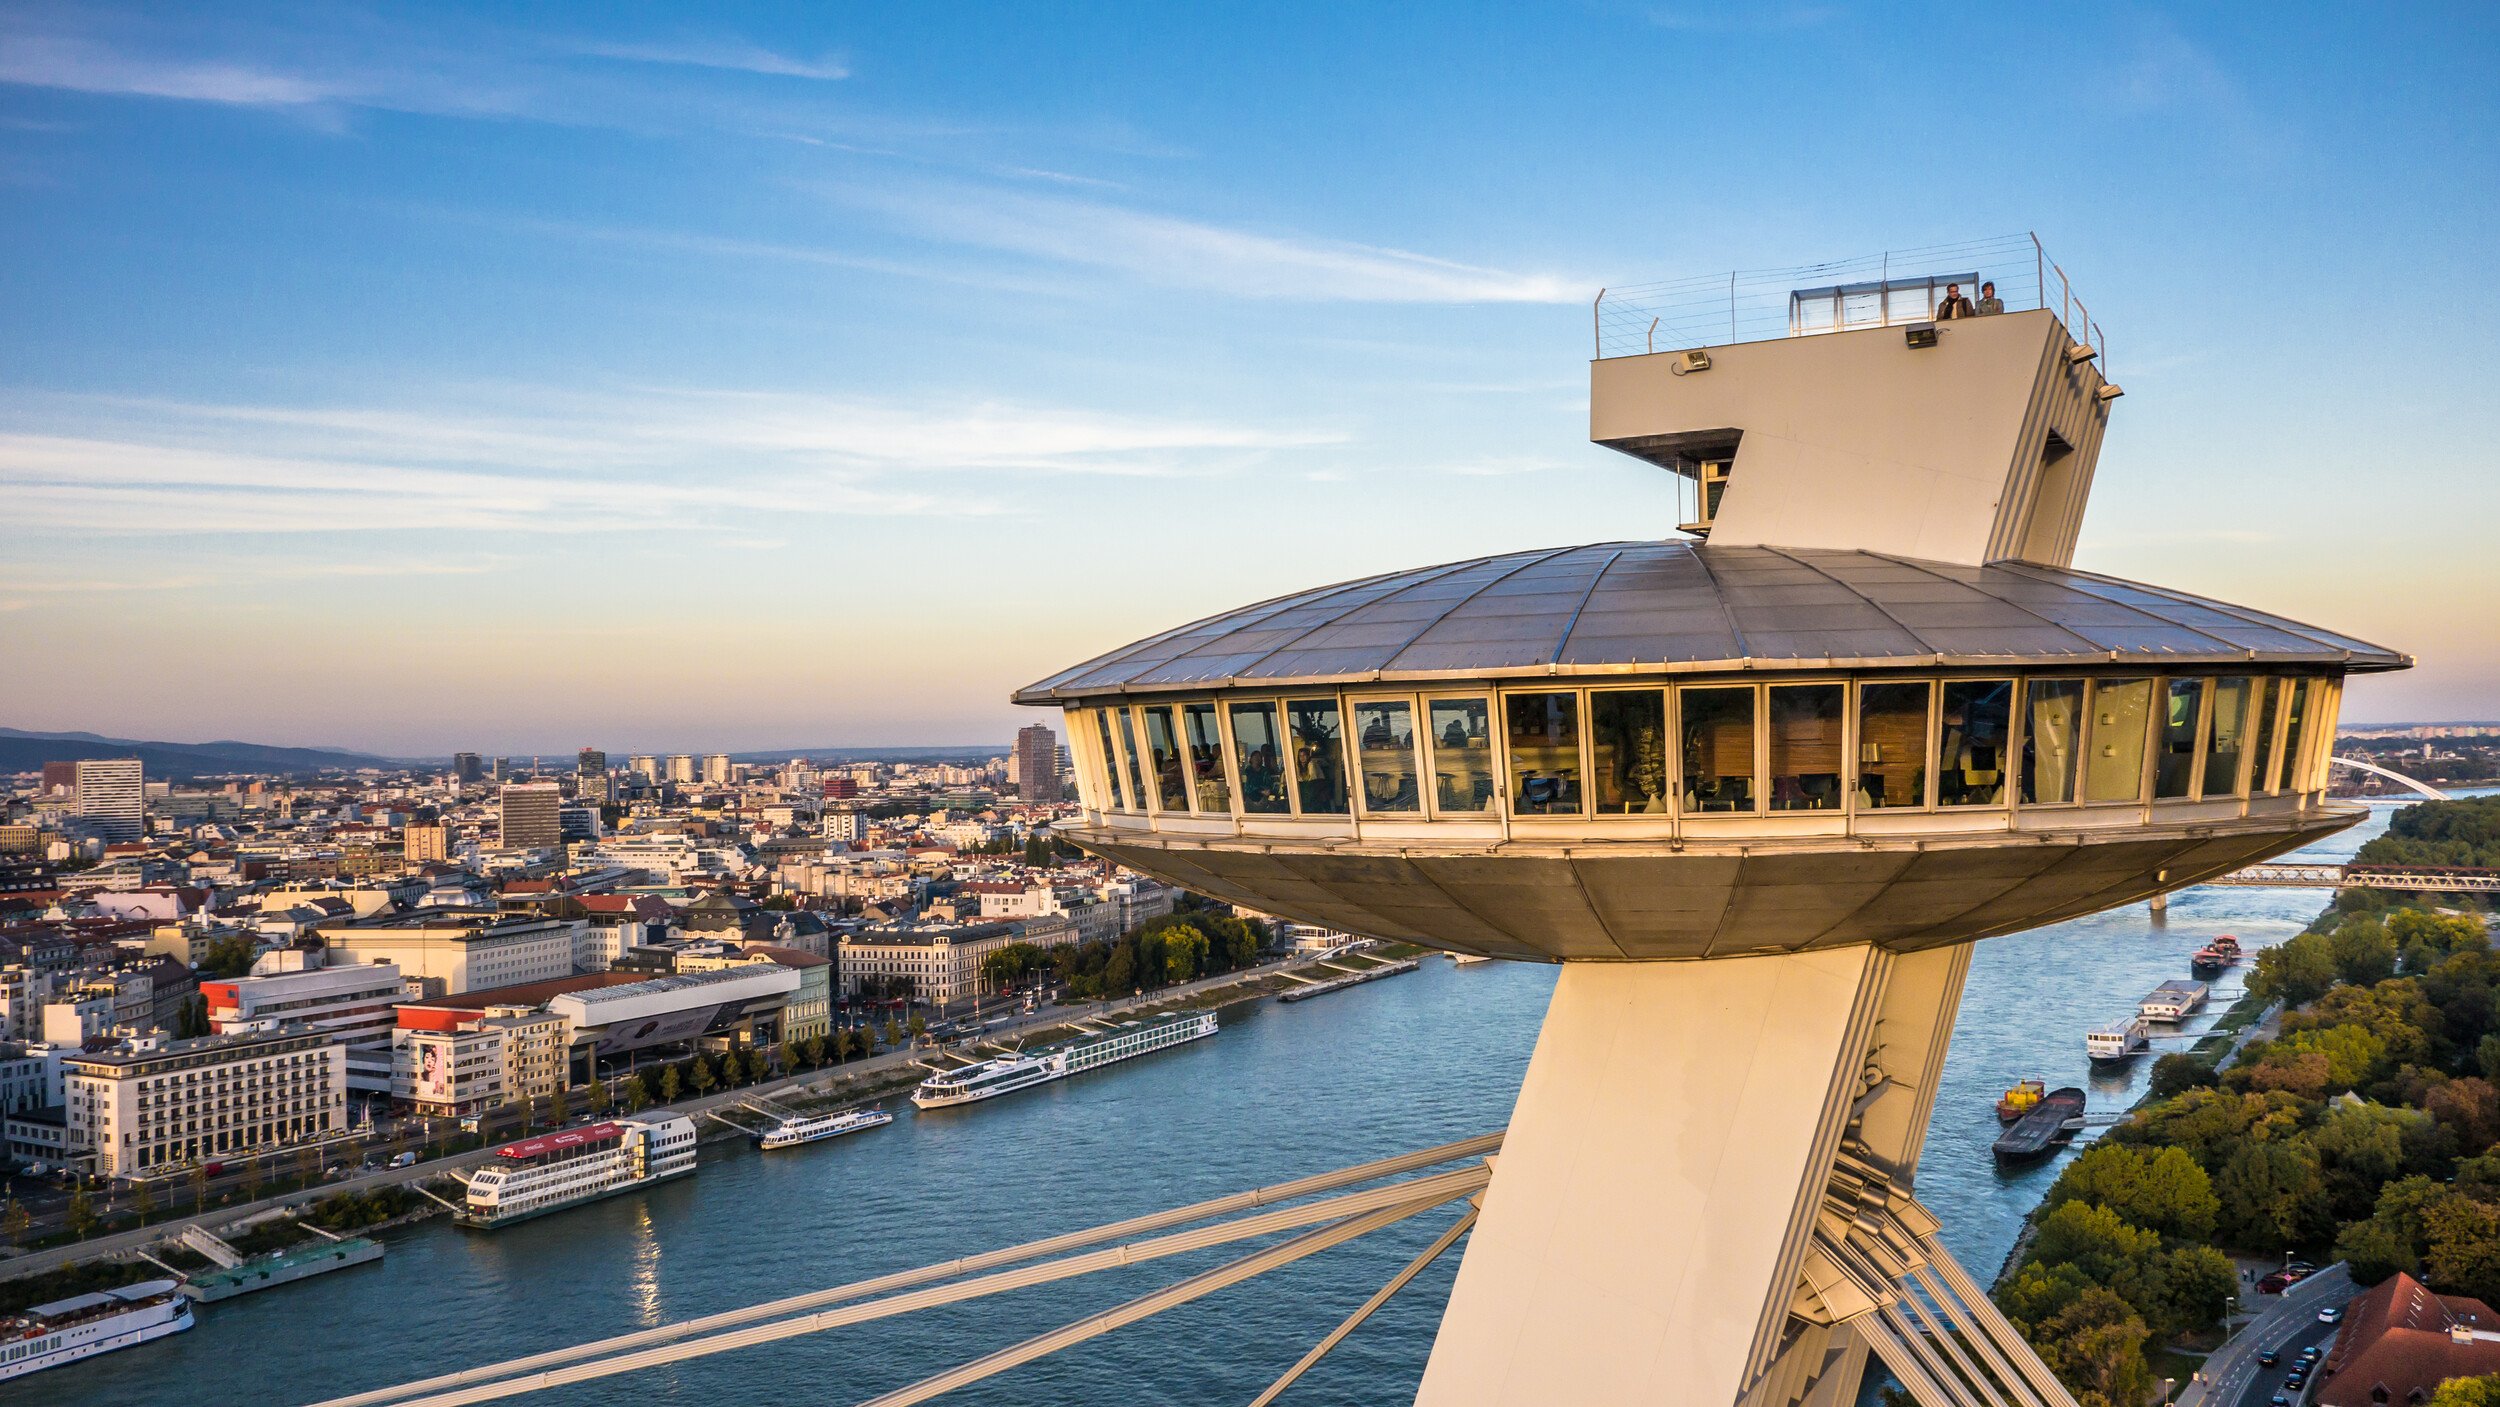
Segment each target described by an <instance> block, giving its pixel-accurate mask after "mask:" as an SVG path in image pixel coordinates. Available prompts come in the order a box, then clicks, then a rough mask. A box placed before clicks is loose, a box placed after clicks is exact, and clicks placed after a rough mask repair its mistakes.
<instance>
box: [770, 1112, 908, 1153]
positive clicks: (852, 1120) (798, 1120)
mask: <svg viewBox="0 0 2500 1407" xmlns="http://www.w3.org/2000/svg"><path fill="white" fill-rule="evenodd" d="M893 1122H894V1116H893V1115H892V1114H889V1113H887V1112H885V1111H884V1110H883V1109H845V1110H843V1111H841V1112H839V1113H833V1114H793V1115H791V1116H790V1117H789V1118H786V1119H783V1120H782V1121H781V1122H780V1123H777V1124H775V1125H773V1126H772V1127H771V1128H769V1129H766V1130H764V1132H762V1133H760V1134H758V1135H756V1138H755V1141H756V1143H757V1144H758V1145H760V1146H762V1147H765V1148H796V1147H798V1146H799V1145H800V1144H802V1143H814V1142H816V1141H818V1140H819V1139H826V1138H840V1137H841V1136H842V1135H844V1134H846V1133H858V1132H860V1131H861V1130H863V1129H873V1128H875V1127H876V1126H877V1125H879V1124H890V1123H893Z"/></svg>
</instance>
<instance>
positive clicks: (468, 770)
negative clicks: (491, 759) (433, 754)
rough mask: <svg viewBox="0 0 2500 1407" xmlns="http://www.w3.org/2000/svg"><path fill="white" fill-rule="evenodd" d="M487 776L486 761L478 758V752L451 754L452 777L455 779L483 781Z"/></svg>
mask: <svg viewBox="0 0 2500 1407" xmlns="http://www.w3.org/2000/svg"><path fill="white" fill-rule="evenodd" d="M485 776H486V766H485V764H484V763H482V762H479V761H478V760H477V754H476V753H474V752H455V753H453V754H452V755H451V779H452V780H453V781H455V782H475V781H482V780H484V779H485Z"/></svg>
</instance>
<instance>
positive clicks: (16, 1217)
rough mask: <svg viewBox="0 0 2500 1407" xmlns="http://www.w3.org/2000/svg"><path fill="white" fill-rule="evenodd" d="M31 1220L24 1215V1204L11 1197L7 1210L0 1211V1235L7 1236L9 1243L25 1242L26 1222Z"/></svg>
mask: <svg viewBox="0 0 2500 1407" xmlns="http://www.w3.org/2000/svg"><path fill="white" fill-rule="evenodd" d="M31 1220H33V1218H31V1217H29V1216H27V1215H26V1204H25V1203H24V1202H21V1201H19V1200H17V1199H16V1198H15V1197H11V1198H10V1199H9V1209H8V1211H6V1212H0V1235H4V1236H7V1237H8V1238H9V1244H10V1245H12V1246H22V1245H24V1244H26V1223H27V1222H29V1221H31Z"/></svg>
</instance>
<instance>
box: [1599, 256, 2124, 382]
mask: <svg viewBox="0 0 2500 1407" xmlns="http://www.w3.org/2000/svg"><path fill="white" fill-rule="evenodd" d="M2025 256H2028V257H2025ZM1948 280H1950V281H1955V282H1961V283H1963V284H1964V285H1965V292H1966V295H1967V296H1968V297H1970V298H1971V299H1972V300H1973V301H1977V299H1978V296H1979V288H1978V284H1979V283H1981V282H1991V281H1992V282H1994V283H1995V284H1996V286H1997V296H1998V298H1999V299H2000V300H2001V301H2002V302H2004V304H2005V305H2006V307H2007V308H2009V309H2012V308H2026V307H2029V308H2040V309H2045V310H2049V311H2053V312H2055V313H2056V314H2057V318H2058V321H2059V323H2060V324H2061V325H2063V326H2064V327H2065V328H2066V329H2067V332H2068V335H2070V336H2072V337H2073V338H2074V339H2075V340H2076V341H2078V342H2080V343H2082V344H2084V345H2086V346H2088V347H2090V348H2091V349H2092V351H2093V353H2094V355H2095V356H2097V357H2098V358H2099V359H2100V362H2101V366H2102V371H2103V374H2104V375H2107V373H2108V366H2109V346H2108V342H2107V340H2106V338H2105V336H2104V334H2103V333H2102V331H2101V327H2100V324H2099V323H2098V322H2096V321H2094V320H2093V317H2092V313H2091V309H2089V308H2087V307H2085V306H2084V302H2083V300H2082V299H2081V298H2079V297H2077V296H2076V294H2075V289H2074V282H2073V280H2071V279H2070V278H2068V277H2067V275H2066V271H2065V270H2064V269H2063V268H2061V267H2059V265H2058V264H2057V262H2056V261H2055V260H2053V259H2051V258H2049V256H2048V251H2047V249H2046V248H2045V247H2044V246H2043V245H2042V244H2041V242H2040V238H2039V236H2038V235H2037V234H2034V233H2031V232H2028V231H2026V232H2024V233H2022V234H2018V235H2006V236H2002V237H1998V238H1992V239H1983V240H1974V241H1969V242H1966V243H1962V244H1945V245H1931V246H1928V247H1926V248H1922V249H1907V250H1887V251H1885V252H1883V253H1881V254H1870V255H1864V256H1861V257H1858V258H1853V259H1841V260H1834V261H1832V262H1829V263H1823V264H1807V265H1802V266H1798V267H1793V268H1779V269H1737V270H1733V271H1731V272H1729V273H1726V274H1715V273H1714V274H1705V275H1700V276H1696V277H1693V278H1684V279H1671V280H1668V281H1666V282H1662V283H1650V284H1638V285H1633V286H1629V287H1613V286H1610V287H1607V288H1601V289H1599V290H1598V291H1597V298H1596V300H1595V301H1594V302H1593V303H1592V304H1591V305H1590V309H1589V314H1590V325H1591V330H1592V333H1593V336H1594V341H1595V349H1594V350H1595V353H1596V359H1597V360H1600V361H1604V360H1607V359H1609V358H1613V357H1629V356H1648V355H1654V354H1656V353H1659V352H1680V351H1689V350H1694V349H1698V348H1705V347H1725V346H1734V345H1737V344H1740V343H1746V342H1767V341H1772V340H1775V339H1778V338H1782V337H1806V336H1819V335H1822V334H1823V333H1826V332H1837V331H1850V330H1854V329H1857V328H1863V327H1885V326H1895V325H1898V324H1900V323H1904V322H1918V321H1925V320H1927V319H1928V318H1930V317H1932V316H1933V310H1934V307H1935V303H1936V300H1937V298H1938V297H1939V296H1941V292H1942V289H1943V285H1944V284H1945V283H1946V282H1947V281H1948ZM2052 293H2054V294H2056V295H2057V296H2056V297H2055V298H2051V297H2050V296H2049V295H2050V294H2052ZM1806 295H1814V296H1816V297H1818V298H1821V299H1827V300H1828V301H1829V303H1830V307H1831V314H1832V315H1831V317H1830V319H1829V321H1828V323H1826V322H1821V321H1817V322H1815V323H1814V324H1813V325H1805V324H1804V323H1803V322H1801V310H1802V308H1803V306H1804V305H1802V304H1801V302H1800V299H1801V297H1804V296H1806ZM1904 295H1909V296H1906V297H1905V296H1904ZM1816 311H1818V312H1819V308H1818V309H1817V310H1816Z"/></svg>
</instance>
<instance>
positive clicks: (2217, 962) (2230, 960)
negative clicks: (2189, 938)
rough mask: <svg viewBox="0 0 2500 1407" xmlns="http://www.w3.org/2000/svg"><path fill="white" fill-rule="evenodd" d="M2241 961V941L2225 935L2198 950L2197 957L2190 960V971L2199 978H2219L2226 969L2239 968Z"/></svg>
mask: <svg viewBox="0 0 2500 1407" xmlns="http://www.w3.org/2000/svg"><path fill="white" fill-rule="evenodd" d="M2239 960H2240V940H2239V939H2237V938H2234V937H2232V936H2231V935H2230V934H2228V933H2225V934H2223V935H2222V936H2221V937H2219V938H2216V939H2215V940H2213V941H2212V942H2210V943H2207V944H2206V945H2205V946H2204V947H2201V948H2199V949H2197V950H2196V956H2194V957H2192V958H2189V959H2188V971H2190V972H2193V973H2195V974H2196V975H2197V976H2199V977H2219V976H2221V975H2222V973H2223V970H2224V969H2226V968H2230V967H2236V966H2238V964H2239Z"/></svg>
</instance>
